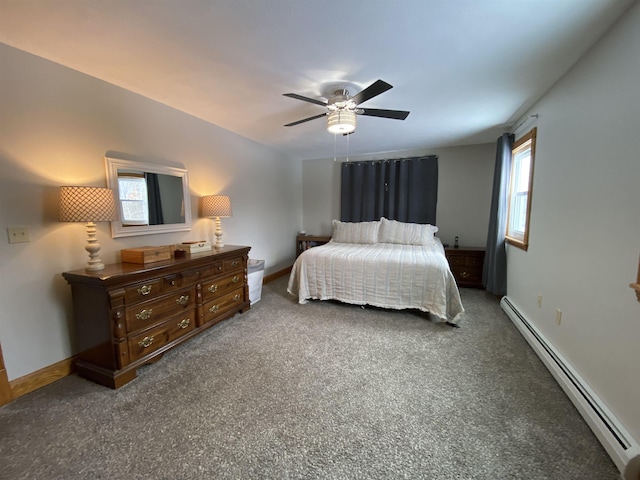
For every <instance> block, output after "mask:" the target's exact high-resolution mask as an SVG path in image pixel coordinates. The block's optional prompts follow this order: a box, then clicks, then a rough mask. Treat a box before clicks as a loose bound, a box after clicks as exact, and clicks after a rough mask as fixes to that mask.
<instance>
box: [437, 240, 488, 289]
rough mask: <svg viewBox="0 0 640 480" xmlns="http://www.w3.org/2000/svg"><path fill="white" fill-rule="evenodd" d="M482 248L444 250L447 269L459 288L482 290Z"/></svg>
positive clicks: (448, 248)
mask: <svg viewBox="0 0 640 480" xmlns="http://www.w3.org/2000/svg"><path fill="white" fill-rule="evenodd" d="M484 251H485V249H484V248H481V247H460V248H451V247H447V248H445V249H444V254H445V256H446V257H447V260H448V261H449V267H451V272H452V273H453V276H454V277H455V279H456V283H457V284H458V286H460V287H472V288H482V268H483V267H484Z"/></svg>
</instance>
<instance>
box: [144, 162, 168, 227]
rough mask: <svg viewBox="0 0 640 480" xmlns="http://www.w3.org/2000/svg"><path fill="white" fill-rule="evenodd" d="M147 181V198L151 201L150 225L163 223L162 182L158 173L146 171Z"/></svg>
mask: <svg viewBox="0 0 640 480" xmlns="http://www.w3.org/2000/svg"><path fill="white" fill-rule="evenodd" d="M144 178H145V180H146V181H147V200H148V201H149V225H163V224H164V217H163V215H162V200H161V198H160V184H159V183H158V174H156V173H145V174H144Z"/></svg>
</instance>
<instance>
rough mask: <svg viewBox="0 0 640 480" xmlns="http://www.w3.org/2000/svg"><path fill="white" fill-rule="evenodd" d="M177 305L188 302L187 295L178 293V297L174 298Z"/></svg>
mask: <svg viewBox="0 0 640 480" xmlns="http://www.w3.org/2000/svg"><path fill="white" fill-rule="evenodd" d="M176 303H177V304H178V305H186V304H187V303H189V295H180V298H178V299H177V300H176Z"/></svg>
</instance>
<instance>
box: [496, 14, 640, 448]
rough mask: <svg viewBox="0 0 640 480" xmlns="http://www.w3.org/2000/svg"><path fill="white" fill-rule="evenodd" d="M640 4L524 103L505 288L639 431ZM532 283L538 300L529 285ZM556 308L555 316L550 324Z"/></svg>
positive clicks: (632, 428)
mask: <svg viewBox="0 0 640 480" xmlns="http://www.w3.org/2000/svg"><path fill="white" fill-rule="evenodd" d="M638 52H640V4H638V3H636V4H635V6H634V7H632V8H631V10H630V11H629V12H628V13H627V14H626V15H625V16H624V17H623V18H622V19H621V21H620V22H619V23H618V24H617V25H616V27H615V28H614V29H613V30H612V31H611V32H609V33H608V34H607V35H606V36H605V37H604V38H603V39H602V40H601V41H600V42H599V43H598V44H596V45H595V46H594V47H593V48H592V49H591V50H590V51H589V52H588V53H587V55H585V56H584V57H583V58H582V59H581V60H580V61H579V62H578V63H577V64H576V65H574V67H573V68H572V69H571V70H570V71H569V72H568V73H567V74H566V75H565V76H564V77H563V78H562V79H561V80H560V81H559V82H558V83H557V84H556V85H555V86H554V87H553V88H552V89H551V90H550V91H549V92H548V93H547V94H546V95H545V96H544V97H543V98H542V99H541V100H540V101H539V103H538V104H537V105H535V106H534V107H533V109H532V110H531V111H530V112H529V114H532V113H538V114H539V118H538V120H537V121H536V122H535V123H534V122H528V123H527V124H525V125H524V126H523V128H521V129H520V131H519V132H517V133H518V134H519V135H522V134H523V133H526V131H528V130H529V129H530V128H531V127H533V126H536V125H537V127H538V138H537V152H536V159H535V173H534V180H533V196H532V211H531V226H530V229H531V230H530V247H529V250H528V251H527V252H524V251H522V250H519V249H516V248H513V247H510V248H508V252H507V255H508V295H509V297H510V298H511V299H512V301H513V302H514V303H515V304H516V305H517V306H518V307H519V309H520V310H521V312H522V313H524V315H525V316H526V317H527V318H528V319H529V320H530V321H531V322H532V323H534V324H535V325H536V327H537V328H538V329H539V330H541V331H542V333H543V334H544V335H545V336H546V337H547V338H548V339H549V340H550V341H551V343H553V344H554V345H555V347H556V348H557V349H558V350H560V352H561V353H562V354H563V355H564V356H565V358H566V359H567V360H568V361H569V363H570V364H571V365H572V366H573V367H574V368H575V369H576V370H577V371H578V372H579V373H580V374H581V375H582V376H583V378H584V379H585V380H586V381H587V382H588V383H589V385H590V386H591V387H592V388H593V390H595V392H596V393H597V394H598V395H599V396H600V397H601V398H602V399H603V400H604V402H605V403H606V404H607V405H608V407H609V408H610V409H611V410H612V411H613V413H614V414H615V415H616V417H617V418H618V419H620V420H621V421H622V423H623V424H624V425H625V427H626V428H627V430H629V432H630V433H631V434H632V435H633V436H634V437H635V440H636V442H638V441H640V368H639V367H640V348H639V347H638V342H639V339H640V303H638V301H637V300H636V296H635V295H634V293H633V291H632V290H631V289H630V288H629V287H628V285H629V283H630V282H632V281H635V278H636V272H637V267H638V254H639V253H640V221H639V219H640V188H639V185H640V155H639V152H640V135H639V129H638V125H639V124H640V123H639V117H638V115H639V112H640V93H639V92H640V91H639V87H638V86H639V85H640V61H639V59H638ZM538 294H542V296H543V302H542V308H538V307H537V304H536V302H537V295H538ZM556 309H561V310H562V312H563V313H562V322H561V324H560V325H557V324H556V321H555V319H556Z"/></svg>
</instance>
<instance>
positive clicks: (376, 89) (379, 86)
mask: <svg viewBox="0 0 640 480" xmlns="http://www.w3.org/2000/svg"><path fill="white" fill-rule="evenodd" d="M392 88H393V85H389V84H388V83H387V82H385V81H383V80H376V81H375V82H373V83H372V84H371V85H369V86H368V87H367V88H365V89H364V90H362V91H361V92H360V93H356V94H355V95H354V96H353V98H352V100H353V101H354V102H356V105H360V104H361V103H364V102H366V101H367V100H370V99H372V98H373V97H376V96H378V95H380V94H381V93H384V92H386V91H387V90H391V89H392Z"/></svg>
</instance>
